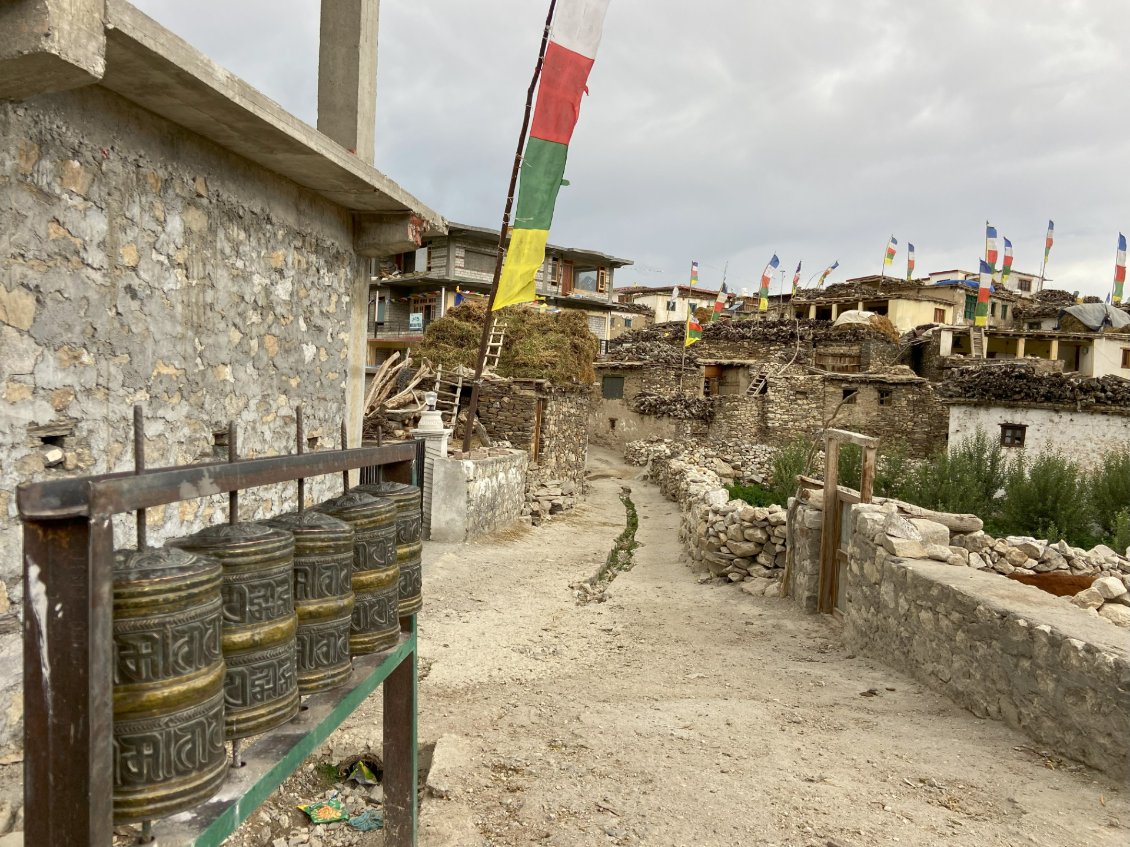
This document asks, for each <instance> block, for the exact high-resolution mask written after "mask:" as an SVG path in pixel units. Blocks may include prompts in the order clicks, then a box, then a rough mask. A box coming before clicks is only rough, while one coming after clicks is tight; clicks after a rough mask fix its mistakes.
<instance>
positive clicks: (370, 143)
mask: <svg viewBox="0 0 1130 847" xmlns="http://www.w3.org/2000/svg"><path fill="white" fill-rule="evenodd" d="M380 8H381V3H380V0H322V21H321V31H320V34H319V40H318V130H319V131H320V132H322V133H325V134H326V135H328V136H329V137H330V138H332V139H333V140H334V141H336V142H337V143H338V144H340V145H341V146H342V147H344V148H345V149H346V150H352V151H353V152H354V153H356V154H357V157H358V158H359V159H361V160H362V161H364V162H367V163H368V164H370V165H371V164H373V156H374V153H375V138H374V136H375V129H374V123H375V122H376V118H377V25H378V21H379V17H380Z"/></svg>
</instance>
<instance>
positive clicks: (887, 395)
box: [879, 388, 895, 406]
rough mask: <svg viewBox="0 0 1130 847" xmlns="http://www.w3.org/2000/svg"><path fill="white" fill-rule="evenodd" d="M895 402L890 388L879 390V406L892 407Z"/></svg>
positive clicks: (893, 393)
mask: <svg viewBox="0 0 1130 847" xmlns="http://www.w3.org/2000/svg"><path fill="white" fill-rule="evenodd" d="M894 402H895V392H894V391H892V390H891V389H890V388H880V389H879V405H880V406H893V405H894Z"/></svg>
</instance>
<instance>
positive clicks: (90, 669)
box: [17, 441, 424, 847]
mask: <svg viewBox="0 0 1130 847" xmlns="http://www.w3.org/2000/svg"><path fill="white" fill-rule="evenodd" d="M423 453H424V442H423V441H415V442H402V443H398V444H389V445H386V446H378V447H359V448H354V449H349V450H332V451H326V452H319V453H305V454H301V455H292V456H277V457H271V458H261V459H245V460H239V461H234V462H231V463H209V464H200V465H189V466H184V467H175V468H153V469H145V470H141V471H140V472H137V473H135V472H134V471H126V472H121V473H112V474H102V475H98V476H87V477H77V478H72V479H63V480H53V481H49V482H38V483H28V484H24V485H21V486H19V488H18V489H17V504H18V506H19V511H20V516H21V518H22V520H23V523H24V553H23V566H24V625H23V640H24V751H25V752H24V755H25V764H24V805H25V807H26V808H28V809H34V808H36V806H37V804H40V803H41V802H42V800H43V798H45V797H49V798H51V806H52V808H53V809H55V810H59V809H65V810H66V813H65V814H57V813H46V814H33V815H28V816H27V821H26V822H25V835H24V837H25V840H26V842H27V843H28V844H65V845H68V847H109V845H110V844H111V843H112V841H113V821H112V806H111V798H112V778H111V773H110V762H111V760H112V751H111V739H112V734H111V729H112V723H113V706H112V701H111V692H112V662H113V655H112V652H113V651H112V643H113V640H112V633H111V623H112V584H113V578H112V569H113V557H114V533H113V522H112V520H111V519H112V517H113V516H114V515H117V514H124V513H130V512H137V511H138V510H140V509H146V508H151V507H154V506H161V505H167V504H170V503H177V502H181V501H184V500H194V499H197V498H199V497H206V496H210V495H214V494H223V493H231V492H236V491H240V490H242V489H245V488H254V487H257V486H261V485H272V484H276V483H282V482H291V481H294V480H297V479H302V478H308V477H312V476H319V475H323V474H331V473H341V472H346V471H351V470H355V469H358V468H371V467H375V466H381V467H382V471H383V473H382V475H383V477H384V478H385V479H388V480H397V481H402V482H413V481H415V480H414V478H415V476H418V475H420V470H421V469H422V468H423V464H424V455H423ZM413 468H415V469H416V472H415V473H414V472H413ZM401 624H402V629H403V630H404V631H403V633H402V635H401V638H400V642H399V644H397V646H396V647H394V648H393V649H392V650H390V651H388V652H386V653H382V654H378V655H374V656H367V657H364V658H363V659H358V660H357V661H356V667H355V669H354V673H353V676H352V677H351V679H350V681H349V683H348V684H347V685H346V686H343V687H342V688H339V689H336V690H334V691H328V692H325V693H323V694H318V695H312V696H311V697H310V698H308V700H309V704H308V705H309V708H308V710H307V711H304V712H302V713H300V716H299V718H297V719H295V721H292V722H291V723H289V724H286V725H285V726H283V727H281V728H279V729H277V730H272V731H271V732H269V733H266V734H265V735H263V736H262V737H260V738H259V739H257V740H256V741H255V742H254V743H253V744H252V745H250V746H248V747H247V748H245V749H244V752H243V754H242V755H243V758H244V759H245V760H246V761H247V766H246V767H245V768H241V769H239V770H236V771H233V776H232V777H231V778H230V779H229V780H228V782H227V783H225V787H223V788H221V790H220V793H219V794H218V795H217V797H216V798H213V799H212V800H210V801H209V802H208V803H205V804H203V805H202V806H200V807H198V809H197V810H196V811H195V812H194V813H192V814H190V815H188V816H187V822H186V820H185V817H184V816H178V818H177V821H176V823H175V825H174V823H173V822H172V821H165V822H158V823H157V824H156V825H155V827H154V834H155V835H156V836H158V843H159V844H160V845H161V847H173V845H181V844H184V845H188V844H195V845H216V844H219V843H221V842H222V841H223V839H224V838H225V837H226V836H227V835H228V834H229V833H231V832H232V831H234V830H235V828H236V827H237V826H238V825H239V824H240V823H241V822H242V821H243V820H246V819H247V817H248V816H250V815H251V814H252V812H254V810H255V808H256V807H257V806H258V805H259V804H260V803H262V802H263V801H264V800H265V799H267V797H268V796H269V795H270V794H271V792H272V791H273V790H274V789H275V788H276V787H278V785H279V784H280V783H281V782H282V781H283V779H285V778H286V776H288V775H289V774H290V773H292V772H293V771H294V770H295V769H296V768H297V767H298V766H299V765H300V764H301V763H302V761H303V759H304V758H305V757H306V756H307V755H309V753H310V752H311V751H313V749H314V748H315V747H316V746H317V745H318V744H319V743H321V741H323V740H324V739H325V738H326V737H327V736H328V735H329V733H330V732H331V731H332V730H333V729H334V728H335V727H336V726H338V724H340V723H341V721H342V720H344V719H345V717H346V716H348V715H349V714H350V713H351V712H352V711H353V710H354V709H356V708H357V706H359V705H360V704H361V702H362V701H364V699H365V697H366V696H368V694H369V693H371V692H372V691H373V690H375V688H376V686H377V685H380V684H383V686H384V689H383V690H384V728H383V732H384V754H385V757H384V758H385V761H384V766H385V770H384V789H385V810H386V843H387V844H388V845H390V847H411V845H415V843H416V716H417V715H416V681H417V673H416V628H415V619H414V618H406V619H403V620H402V621H401Z"/></svg>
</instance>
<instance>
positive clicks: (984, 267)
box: [973, 259, 993, 326]
mask: <svg viewBox="0 0 1130 847" xmlns="http://www.w3.org/2000/svg"><path fill="white" fill-rule="evenodd" d="M992 287H993V269H992V266H990V265H989V263H988V262H986V261H985V260H984V259H982V260H981V284H980V285H979V286H978V287H977V310H976V311H975V312H974V313H973V325H974V326H988V325H989V292H990V291H991V290H992Z"/></svg>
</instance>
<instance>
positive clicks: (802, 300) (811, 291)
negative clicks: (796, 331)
mask: <svg viewBox="0 0 1130 847" xmlns="http://www.w3.org/2000/svg"><path fill="white" fill-rule="evenodd" d="M960 273H963V272H960ZM1019 302H1020V297H1019V296H1018V295H1017V294H1015V293H1013V292H1011V291H1006V290H1003V289H994V290H993V293H992V295H991V296H990V299H989V326H990V327H993V326H1011V325H1012V323H1011V322H1012V310H1013V309H1014V308H1015V306H1016V304H1017V303H1019ZM976 308H977V282H976V280H973V279H970V278H967V277H966V276H964V275H963V276H951V277H948V278H941V277H939V278H938V279H933V278H932V277H931V278H930V281H925V282H924V281H921V280H912V281H909V282H908V281H907V280H904V279H895V278H893V277H880V276H864V277H856V278H855V279H849V280H847V281H846V282H840V283H836V284H835V285H830V286H828V287H827V288H806V289H802V290H801V291H798V292H797V295H796V296H795V297H794V298H792V313H793V314H794V315H795V316H796V317H798V318H810V319H816V320H835V319H836V318H837V317H839V316H840V314H841V313H843V312H846V311H848V310H850V309H859V310H863V311H868V312H874V313H875V314H877V315H884V316H886V317H887V319H888V320H890V322H891V323H892V324H894V325H895V328H896V329H897V330H898V331H899V332H909V331H910V330H912V329H914V328H915V327H918V326H922V325H923V324H931V323H933V324H948V325H956V326H972V325H973V319H974V312H975V310H976Z"/></svg>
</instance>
